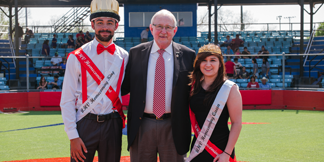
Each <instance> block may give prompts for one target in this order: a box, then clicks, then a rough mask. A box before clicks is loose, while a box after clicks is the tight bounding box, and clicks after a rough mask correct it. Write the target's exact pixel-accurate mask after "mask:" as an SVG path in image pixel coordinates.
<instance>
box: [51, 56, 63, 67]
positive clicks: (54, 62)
mask: <svg viewBox="0 0 324 162" xmlns="http://www.w3.org/2000/svg"><path fill="white" fill-rule="evenodd" d="M51 62H53V65H58V64H59V63H60V62H62V57H61V56H57V57H56V56H54V57H52V58H51Z"/></svg>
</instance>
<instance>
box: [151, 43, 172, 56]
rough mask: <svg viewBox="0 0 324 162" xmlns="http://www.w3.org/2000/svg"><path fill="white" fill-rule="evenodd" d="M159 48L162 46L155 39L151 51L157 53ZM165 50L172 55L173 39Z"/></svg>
mask: <svg viewBox="0 0 324 162" xmlns="http://www.w3.org/2000/svg"><path fill="white" fill-rule="evenodd" d="M158 50H160V47H159V46H158V45H157V44H156V42H155V40H153V45H152V50H151V53H155V52H157V51H158ZM164 50H165V52H167V53H168V54H170V55H171V54H172V41H171V43H170V45H169V46H168V47H167V48H166V49H164Z"/></svg>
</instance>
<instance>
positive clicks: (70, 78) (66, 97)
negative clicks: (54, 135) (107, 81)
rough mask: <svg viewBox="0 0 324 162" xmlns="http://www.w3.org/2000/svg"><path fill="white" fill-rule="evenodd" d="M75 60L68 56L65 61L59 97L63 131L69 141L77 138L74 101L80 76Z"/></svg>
mask: <svg viewBox="0 0 324 162" xmlns="http://www.w3.org/2000/svg"><path fill="white" fill-rule="evenodd" d="M77 61H78V60H77V58H76V57H75V56H74V55H70V57H69V59H68V60H67V64H66V69H65V76H64V80H66V82H64V84H63V89H62V97H61V103H60V106H61V112H62V118H63V122H64V126H65V131H66V133H67V135H68V137H69V139H74V138H78V137H79V134H78V132H77V130H76V111H75V108H76V106H75V100H76V97H77V96H76V91H77V87H78V84H80V83H79V75H80V74H81V69H80V66H78V62H77Z"/></svg>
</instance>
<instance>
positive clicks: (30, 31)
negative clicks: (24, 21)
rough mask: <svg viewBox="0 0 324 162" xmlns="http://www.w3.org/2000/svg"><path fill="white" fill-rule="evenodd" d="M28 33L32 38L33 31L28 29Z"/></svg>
mask: <svg viewBox="0 0 324 162" xmlns="http://www.w3.org/2000/svg"><path fill="white" fill-rule="evenodd" d="M29 35H30V37H31V38H34V33H33V31H32V30H29Z"/></svg>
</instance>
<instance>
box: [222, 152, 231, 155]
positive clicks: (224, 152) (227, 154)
mask: <svg viewBox="0 0 324 162" xmlns="http://www.w3.org/2000/svg"><path fill="white" fill-rule="evenodd" d="M223 153H225V154H227V155H228V156H231V155H230V154H229V153H227V152H226V151H224V152H223Z"/></svg>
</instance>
